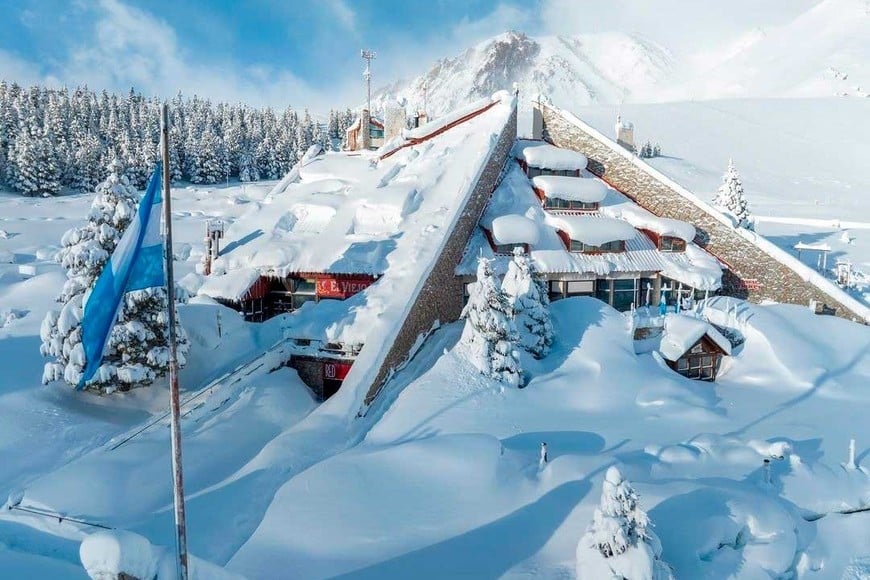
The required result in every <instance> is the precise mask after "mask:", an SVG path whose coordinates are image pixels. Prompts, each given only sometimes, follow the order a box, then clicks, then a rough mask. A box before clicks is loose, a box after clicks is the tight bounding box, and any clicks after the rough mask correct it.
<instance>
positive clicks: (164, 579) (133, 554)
mask: <svg viewBox="0 0 870 580" xmlns="http://www.w3.org/2000/svg"><path fill="white" fill-rule="evenodd" d="M79 557H80V558H81V561H82V565H83V566H84V567H85V570H86V571H87V573H88V575H89V576H90V577H91V579H92V580H116V579H117V578H118V577H119V575H120V574H126V576H127V577H131V578H138V579H140V580H176V579H177V578H178V576H177V572H176V555H175V551H174V550H168V549H166V548H164V547H161V546H152V545H151V542H149V541H148V540H147V539H146V538H144V537H142V536H140V535H138V534H134V533H132V532H127V531H124V530H112V531H105V532H97V533H95V534H91V535H90V536H88V537H87V538H85V539H84V541H83V542H82V545H81V547H80V548H79ZM188 578H189V579H190V580H243V578H242V576H239V575H238V574H234V573H232V572H228V571H226V570H224V569H223V568H221V567H220V566H216V565H215V564H212V563H210V562H206V561H205V560H201V559H199V558H196V557H195V556H192V555H190V554H188Z"/></svg>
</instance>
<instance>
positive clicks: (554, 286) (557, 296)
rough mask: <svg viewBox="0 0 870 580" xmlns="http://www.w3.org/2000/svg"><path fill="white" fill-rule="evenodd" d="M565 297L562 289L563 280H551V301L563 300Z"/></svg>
mask: <svg viewBox="0 0 870 580" xmlns="http://www.w3.org/2000/svg"><path fill="white" fill-rule="evenodd" d="M564 297H565V294H564V293H563V291H562V282H561V281H560V280H551V281H550V301H553V300H561V299H562V298H564Z"/></svg>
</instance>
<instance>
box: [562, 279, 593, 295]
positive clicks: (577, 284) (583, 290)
mask: <svg viewBox="0 0 870 580" xmlns="http://www.w3.org/2000/svg"><path fill="white" fill-rule="evenodd" d="M593 292H595V281H594V280H577V281H573V282H568V294H592V293H593Z"/></svg>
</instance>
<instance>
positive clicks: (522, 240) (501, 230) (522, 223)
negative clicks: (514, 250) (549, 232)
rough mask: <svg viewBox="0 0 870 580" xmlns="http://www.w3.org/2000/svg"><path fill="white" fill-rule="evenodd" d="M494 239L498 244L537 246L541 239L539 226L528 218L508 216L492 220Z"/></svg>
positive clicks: (514, 215) (515, 215)
mask: <svg viewBox="0 0 870 580" xmlns="http://www.w3.org/2000/svg"><path fill="white" fill-rule="evenodd" d="M490 231H491V233H492V239H493V241H494V242H495V243H496V244H499V245H502V244H530V245H535V244H537V243H538V239H539V238H540V230H539V227H538V224H537V223H536V222H535V221H534V220H531V219H529V218H527V217H526V216H523V215H517V214H508V215H503V216H499V217H497V218H495V219H494V220H492V229H491V230H490Z"/></svg>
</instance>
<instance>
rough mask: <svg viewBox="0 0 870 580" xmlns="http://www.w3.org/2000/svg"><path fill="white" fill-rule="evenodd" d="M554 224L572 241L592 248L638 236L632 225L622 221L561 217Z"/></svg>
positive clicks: (578, 216) (594, 217) (573, 216)
mask: <svg viewBox="0 0 870 580" xmlns="http://www.w3.org/2000/svg"><path fill="white" fill-rule="evenodd" d="M552 221H553V223H554V224H556V225H558V226H559V227H560V229H562V230H564V231H565V233H567V234H568V235H569V236H570V237H571V239H572V240H577V241H580V242H583V243H584V244H587V245H590V246H600V245H602V244H606V243H607V242H613V241H617V240H623V241H625V240H630V239H632V238H634V237H635V236H637V230H635V229H634V228H633V227H632V226H631V224H629V223H628V222H624V221H622V220H618V219H613V218H606V217H599V216H586V215H561V216H559V217H558V218H553V220H552Z"/></svg>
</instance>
